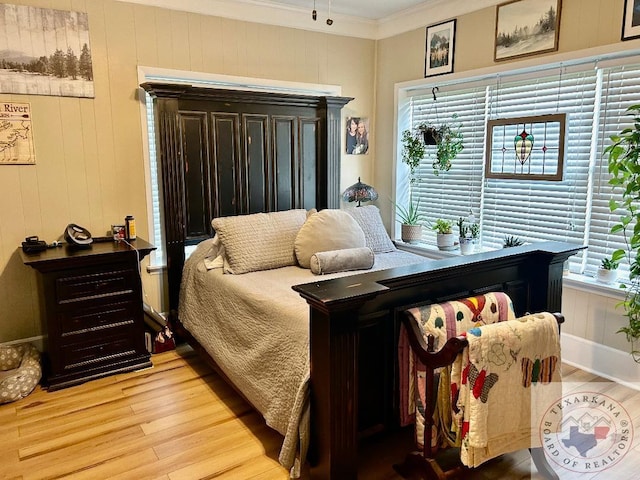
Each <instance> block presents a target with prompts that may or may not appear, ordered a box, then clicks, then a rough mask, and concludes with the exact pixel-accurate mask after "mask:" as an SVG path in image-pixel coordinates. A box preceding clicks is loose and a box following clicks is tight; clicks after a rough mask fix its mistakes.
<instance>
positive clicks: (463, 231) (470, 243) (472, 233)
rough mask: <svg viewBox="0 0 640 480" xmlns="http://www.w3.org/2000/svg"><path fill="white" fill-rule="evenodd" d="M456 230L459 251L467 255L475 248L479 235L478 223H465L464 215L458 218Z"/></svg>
mask: <svg viewBox="0 0 640 480" xmlns="http://www.w3.org/2000/svg"><path fill="white" fill-rule="evenodd" d="M457 224H458V232H459V240H458V241H459V244H460V253H462V254H463V255H468V254H470V253H473V251H474V250H475V247H476V244H477V242H478V238H479V237H480V225H479V224H478V223H475V222H473V223H471V224H469V225H467V224H465V219H464V217H460V218H458V222H457Z"/></svg>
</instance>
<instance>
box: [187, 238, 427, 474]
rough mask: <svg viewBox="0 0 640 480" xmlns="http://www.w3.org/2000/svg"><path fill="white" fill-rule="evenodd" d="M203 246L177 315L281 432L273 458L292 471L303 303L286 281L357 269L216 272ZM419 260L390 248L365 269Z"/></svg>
mask: <svg viewBox="0 0 640 480" xmlns="http://www.w3.org/2000/svg"><path fill="white" fill-rule="evenodd" d="M210 245H211V240H206V241H204V242H202V243H201V244H200V245H199V246H198V248H197V249H196V250H195V251H194V252H193V254H192V255H191V256H190V257H189V259H188V260H187V262H186V263H185V267H184V271H183V275H182V285H181V289H180V305H179V318H180V320H181V322H182V324H183V325H184V326H185V328H186V329H187V330H189V332H190V333H191V334H192V335H193V336H194V338H195V339H196V340H197V341H198V342H199V343H200V344H201V345H202V346H203V347H204V348H205V349H206V350H207V352H208V353H209V355H211V357H212V358H213V359H214V360H215V361H216V363H217V364H218V365H219V366H220V368H222V370H223V371H224V373H225V374H226V375H227V376H228V377H229V379H230V380H231V381H232V382H233V383H234V384H235V386H236V387H237V388H238V389H239V390H240V391H241V392H242V393H243V394H244V395H245V397H246V398H247V399H248V400H249V401H250V402H251V403H252V404H253V406H254V407H255V408H256V409H258V411H260V413H261V414H262V415H263V416H264V418H265V421H266V423H267V425H269V426H270V427H271V428H273V429H275V430H277V431H278V432H280V433H281V434H282V435H284V437H285V438H284V443H283V445H282V449H281V451H280V463H282V465H284V466H285V467H286V468H289V469H290V470H291V474H292V476H293V477H297V476H298V475H299V469H300V464H301V462H302V461H304V458H305V456H306V450H307V446H308V441H309V399H308V397H309V321H308V319H309V306H308V304H307V303H306V301H305V300H304V299H303V298H302V297H300V296H299V294H298V293H296V292H295V291H293V290H292V289H291V287H292V286H293V285H297V284H301V283H309V282H313V281H318V280H326V279H329V278H336V277H340V276H346V275H353V274H356V273H359V272H342V273H336V274H331V275H322V276H317V275H314V274H312V273H311V271H310V270H307V269H303V268H300V267H284V268H278V269H276V270H263V271H259V272H252V273H246V274H243V275H230V274H224V273H223V269H222V268H213V269H207V267H206V266H205V260H207V262H208V260H210V259H207V255H208V254H209V250H210ZM424 261H428V260H427V259H425V258H424V257H420V256H417V255H413V254H410V253H407V252H402V251H399V250H398V251H395V252H391V253H384V254H377V255H376V259H375V264H374V267H373V270H382V269H385V268H391V267H395V266H402V265H409V264H415V263H420V262H424ZM209 265H210V264H209Z"/></svg>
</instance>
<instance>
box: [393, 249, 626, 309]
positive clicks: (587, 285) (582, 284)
mask: <svg viewBox="0 0 640 480" xmlns="http://www.w3.org/2000/svg"><path fill="white" fill-rule="evenodd" d="M394 243H395V245H396V247H398V249H399V250H405V251H407V252H411V253H415V254H417V255H422V256H423V257H427V258H430V259H432V260H441V259H443V258H453V257H459V256H461V255H462V254H461V253H460V250H459V249H455V250H451V251H442V250H439V249H438V247H436V246H435V245H431V244H429V243H425V242H419V243H405V242H403V241H401V240H395V241H394ZM490 250H491V249H489V248H483V249H481V250H480V251H482V252H488V251H490ZM476 253H477V252H476ZM562 284H563V286H565V287H569V288H573V289H574V290H580V291H583V292H587V293H593V294H597V295H601V296H604V297H610V298H615V299H618V300H623V299H624V297H625V295H626V292H625V290H624V289H621V288H620V287H619V285H620V282H615V283H612V284H606V283H602V282H598V281H597V280H596V279H595V278H594V277H593V276H590V275H580V274H577V273H565V274H564V276H563V282H562Z"/></svg>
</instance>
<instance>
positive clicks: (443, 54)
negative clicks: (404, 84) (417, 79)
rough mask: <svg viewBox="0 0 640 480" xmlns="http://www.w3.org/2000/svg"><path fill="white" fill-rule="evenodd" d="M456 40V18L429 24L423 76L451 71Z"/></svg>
mask: <svg viewBox="0 0 640 480" xmlns="http://www.w3.org/2000/svg"><path fill="white" fill-rule="evenodd" d="M455 42H456V20H455V18H454V19H453V20H449V21H447V22H443V23H438V24H436V25H430V26H428V27H427V37H426V45H425V56H424V76H425V77H430V76H432V75H442V74H444V73H452V72H453V52H454V49H455Z"/></svg>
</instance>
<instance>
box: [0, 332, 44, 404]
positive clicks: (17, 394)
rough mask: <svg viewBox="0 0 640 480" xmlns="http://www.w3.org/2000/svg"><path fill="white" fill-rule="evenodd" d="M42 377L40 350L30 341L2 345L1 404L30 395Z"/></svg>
mask: <svg viewBox="0 0 640 480" xmlns="http://www.w3.org/2000/svg"><path fill="white" fill-rule="evenodd" d="M41 377H42V368H41V366H40V352H38V350H37V349H36V347H34V346H33V345H31V344H30V343H27V344H22V345H0V404H2V403H9V402H15V401H16V400H20V399H21V398H24V397H26V396H27V395H29V394H30V393H31V392H32V391H33V389H34V388H36V385H38V382H39V381H40V378H41Z"/></svg>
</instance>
